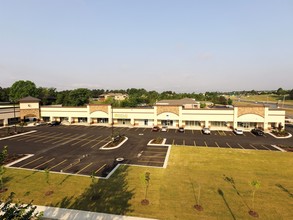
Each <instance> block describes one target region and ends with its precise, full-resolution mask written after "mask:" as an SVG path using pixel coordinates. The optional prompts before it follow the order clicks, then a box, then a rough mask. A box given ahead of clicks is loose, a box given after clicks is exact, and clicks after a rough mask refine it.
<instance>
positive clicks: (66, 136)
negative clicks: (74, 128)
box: [52, 134, 76, 144]
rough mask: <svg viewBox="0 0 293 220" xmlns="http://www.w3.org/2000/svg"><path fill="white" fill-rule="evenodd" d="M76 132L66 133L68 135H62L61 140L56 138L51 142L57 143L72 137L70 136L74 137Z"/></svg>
mask: <svg viewBox="0 0 293 220" xmlns="http://www.w3.org/2000/svg"><path fill="white" fill-rule="evenodd" d="M75 136H76V134H68V135H64V136H63V137H61V140H58V141H54V142H52V144H57V143H60V142H62V141H64V140H68V139H69V138H72V137H75Z"/></svg>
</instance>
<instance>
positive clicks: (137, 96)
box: [0, 80, 293, 107]
mask: <svg viewBox="0 0 293 220" xmlns="http://www.w3.org/2000/svg"><path fill="white" fill-rule="evenodd" d="M104 93H122V94H127V95H128V98H127V99H126V100H124V101H115V100H113V99H108V100H105V101H104V102H103V103H107V104H112V105H114V106H115V107H137V106H151V105H153V104H154V103H156V102H157V101H159V100H164V99H182V98H192V99H195V100H196V101H210V102H213V103H214V104H222V105H231V104H232V100H231V99H229V98H226V97H225V96H224V95H249V94H259V93H260V92H257V91H254V90H252V91H238V92H228V93H227V92H226V93H222V92H205V93H198V94H196V93H176V92H173V91H163V92H161V93H159V92H157V91H154V90H152V91H147V90H145V89H143V88H129V89H126V90H123V89H120V90H104V89H92V90H90V89H87V88H77V89H73V90H63V91H57V89H56V88H52V87H51V88H46V87H37V86H36V84H35V83H34V82H32V81H29V80H19V81H16V82H14V83H13V85H12V86H11V87H9V88H1V87H0V102H9V103H16V102H17V101H18V100H19V99H21V98H24V97H26V96H32V97H36V98H39V99H40V100H41V104H42V105H63V106H83V105H85V104H88V103H91V102H94V101H92V100H93V98H97V97H99V96H100V95H102V94H104ZM276 93H278V94H279V95H281V94H282V95H283V94H289V98H290V99H293V89H292V90H291V91H289V90H283V89H282V88H279V89H278V90H277V91H276ZM203 105H204V104H203ZM202 107H203V106H202Z"/></svg>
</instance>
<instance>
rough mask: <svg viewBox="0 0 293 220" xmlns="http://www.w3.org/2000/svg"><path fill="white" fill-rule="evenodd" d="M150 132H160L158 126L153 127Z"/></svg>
mask: <svg viewBox="0 0 293 220" xmlns="http://www.w3.org/2000/svg"><path fill="white" fill-rule="evenodd" d="M152 131H160V128H159V127H158V126H154V127H153V129H152Z"/></svg>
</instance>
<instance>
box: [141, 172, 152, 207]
mask: <svg viewBox="0 0 293 220" xmlns="http://www.w3.org/2000/svg"><path fill="white" fill-rule="evenodd" d="M150 176H151V173H150V172H146V173H145V174H144V183H145V196H144V199H143V200H142V201H141V204H142V205H148V204H149V200H148V199H147V194H148V189H149V185H150V180H151V177H150Z"/></svg>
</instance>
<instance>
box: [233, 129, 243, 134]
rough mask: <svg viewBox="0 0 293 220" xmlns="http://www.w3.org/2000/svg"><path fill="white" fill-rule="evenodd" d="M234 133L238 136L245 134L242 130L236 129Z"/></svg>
mask: <svg viewBox="0 0 293 220" xmlns="http://www.w3.org/2000/svg"><path fill="white" fill-rule="evenodd" d="M233 131H234V133H235V134H238V135H241V134H243V131H242V130H241V129H237V128H234V130H233Z"/></svg>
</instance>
